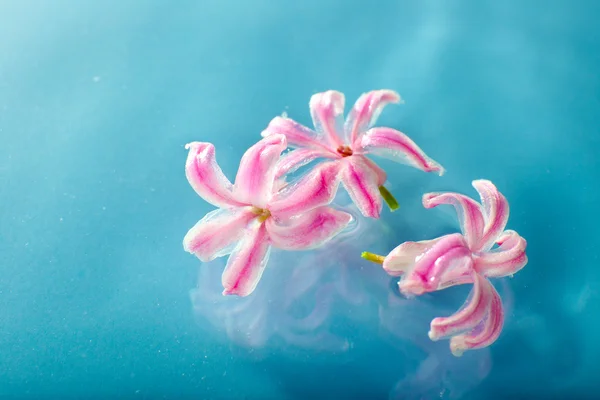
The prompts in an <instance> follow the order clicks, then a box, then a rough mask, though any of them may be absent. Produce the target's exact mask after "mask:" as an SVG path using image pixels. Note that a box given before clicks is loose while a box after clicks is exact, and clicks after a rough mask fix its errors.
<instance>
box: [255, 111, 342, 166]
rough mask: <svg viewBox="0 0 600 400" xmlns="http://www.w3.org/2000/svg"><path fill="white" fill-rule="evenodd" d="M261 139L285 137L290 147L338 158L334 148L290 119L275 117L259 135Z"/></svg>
mask: <svg viewBox="0 0 600 400" xmlns="http://www.w3.org/2000/svg"><path fill="white" fill-rule="evenodd" d="M261 135H262V136H263V137H269V136H273V135H285V137H286V139H287V142H288V145H289V146H290V147H306V148H310V149H313V150H321V151H324V152H326V153H329V154H330V155H331V157H336V158H337V157H339V155H338V154H337V151H336V149H335V148H331V146H329V145H328V144H327V143H326V142H324V141H323V137H322V135H320V134H319V133H317V132H315V131H313V130H312V129H309V128H307V127H306V126H304V125H302V124H299V123H298V122H296V121H294V120H293V119H291V118H284V117H275V118H273V119H272V120H271V122H270V123H269V125H268V126H267V128H266V129H265V130H264V131H263V132H262V133H261Z"/></svg>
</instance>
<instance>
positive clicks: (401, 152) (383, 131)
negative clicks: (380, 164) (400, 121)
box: [352, 128, 444, 176]
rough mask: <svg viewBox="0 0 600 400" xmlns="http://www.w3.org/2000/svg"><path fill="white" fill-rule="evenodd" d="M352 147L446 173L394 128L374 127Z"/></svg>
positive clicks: (416, 166) (441, 173)
mask: <svg viewBox="0 0 600 400" xmlns="http://www.w3.org/2000/svg"><path fill="white" fill-rule="evenodd" d="M352 149H353V150H354V151H360V152H363V153H365V154H375V155H378V156H381V157H385V158H389V159H390V160H393V161H396V162H399V163H402V164H407V165H410V166H412V167H415V168H418V169H420V170H422V171H425V172H438V173H439V175H440V176H441V175H443V174H444V168H443V167H442V166H441V165H440V164H438V163H437V162H436V161H434V160H432V159H431V158H429V157H428V156H427V155H426V154H425V153H424V152H423V150H421V148H419V146H417V145H416V143H415V142H413V141H412V140H411V139H410V138H409V137H408V136H406V135H405V134H404V133H402V132H399V131H397V130H395V129H392V128H372V129H369V130H368V131H367V132H366V133H365V134H364V135H363V136H362V137H360V138H359V139H358V140H357V141H356V142H354V143H353V145H352Z"/></svg>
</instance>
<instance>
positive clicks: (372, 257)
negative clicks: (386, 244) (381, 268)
mask: <svg viewBox="0 0 600 400" xmlns="http://www.w3.org/2000/svg"><path fill="white" fill-rule="evenodd" d="M360 256H361V257H362V258H364V259H365V260H367V261H371V262H373V263H375V264H383V261H384V260H385V257H384V256H380V255H379V254H374V253H369V252H368V251H363V252H362V254H361V255H360Z"/></svg>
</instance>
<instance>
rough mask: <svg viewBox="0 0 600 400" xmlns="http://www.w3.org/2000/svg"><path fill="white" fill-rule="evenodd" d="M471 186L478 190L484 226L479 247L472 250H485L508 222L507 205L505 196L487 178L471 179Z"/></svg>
mask: <svg viewBox="0 0 600 400" xmlns="http://www.w3.org/2000/svg"><path fill="white" fill-rule="evenodd" d="M473 187H474V188H475V190H477V191H478V192H479V196H480V197H481V204H482V205H483V210H484V214H485V228H484V230H483V237H482V238H481V240H480V242H479V248H478V249H473V250H474V251H487V250H489V249H491V248H492V246H493V245H494V242H495V241H496V239H497V238H498V236H500V234H501V233H502V232H503V231H504V228H505V227H506V223H507V222H508V215H509V206H508V201H506V198H505V197H504V196H503V195H502V193H500V192H499V191H498V189H497V188H496V186H494V184H493V183H492V182H490V181H488V180H484V179H479V180H476V181H473Z"/></svg>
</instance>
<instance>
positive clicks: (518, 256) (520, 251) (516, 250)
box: [474, 230, 527, 278]
mask: <svg viewBox="0 0 600 400" xmlns="http://www.w3.org/2000/svg"><path fill="white" fill-rule="evenodd" d="M497 244H498V245H499V246H500V247H498V248H497V249H493V250H490V251H488V252H484V253H481V254H476V255H475V256H474V268H475V270H476V271H477V272H479V273H481V274H483V275H484V276H487V277H493V278H502V277H505V276H510V275H514V274H515V273H517V272H518V271H520V270H521V269H522V268H523V267H524V266H525V265H527V254H525V249H526V248H527V241H525V239H523V238H522V237H521V236H519V234H518V233H517V232H515V231H512V230H508V231H504V233H503V234H502V236H500V238H498V241H497Z"/></svg>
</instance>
